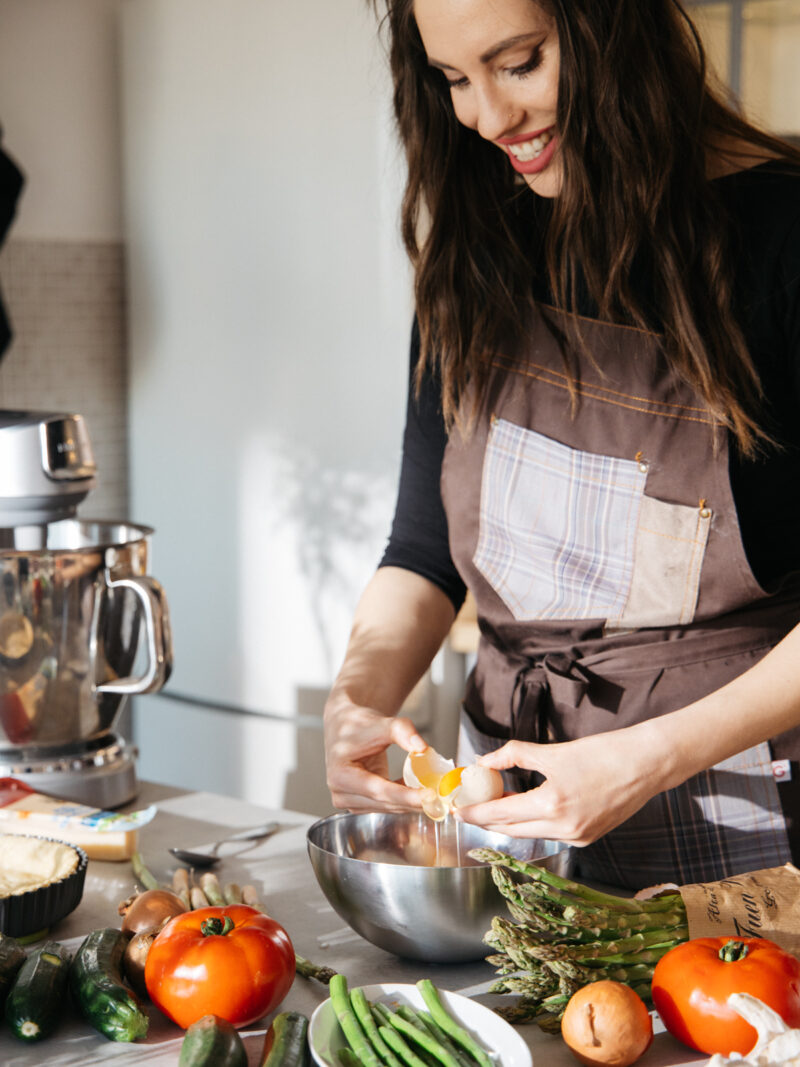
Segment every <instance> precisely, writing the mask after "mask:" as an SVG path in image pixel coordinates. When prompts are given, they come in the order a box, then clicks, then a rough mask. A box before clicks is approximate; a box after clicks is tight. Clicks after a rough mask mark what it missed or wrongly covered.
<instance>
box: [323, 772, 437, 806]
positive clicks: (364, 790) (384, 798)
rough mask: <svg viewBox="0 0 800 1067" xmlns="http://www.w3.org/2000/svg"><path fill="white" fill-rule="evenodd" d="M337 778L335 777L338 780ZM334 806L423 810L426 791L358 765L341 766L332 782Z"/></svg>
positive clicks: (330, 783) (329, 786) (330, 785)
mask: <svg viewBox="0 0 800 1067" xmlns="http://www.w3.org/2000/svg"><path fill="white" fill-rule="evenodd" d="M334 778H335V780H334ZM328 788H329V789H330V791H331V797H332V799H333V803H334V807H337V808H346V809H348V810H349V811H376V810H380V811H419V810H421V808H422V795H421V793H422V791H421V790H419V789H409V788H408V786H406V785H403V784H402V782H393V781H391V780H390V779H388V778H383V777H381V776H380V775H377V774H374V773H371V772H370V771H367V770H364V769H363V768H361V767H358V766H356V765H352V764H351V765H349V766H346V767H340V768H339V769H338V772H337V773H336V774H335V776H334V775H332V776H331V779H330V780H329V782H328Z"/></svg>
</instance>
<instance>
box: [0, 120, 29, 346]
mask: <svg viewBox="0 0 800 1067" xmlns="http://www.w3.org/2000/svg"><path fill="white" fill-rule="evenodd" d="M1 132H2V131H0V133H1ZM24 184H25V178H24V176H23V174H22V171H21V170H20V169H19V167H18V166H17V165H16V163H15V162H14V161H13V159H11V157H10V156H9V155H7V154H6V153H5V152H4V151H3V148H2V146H0V247H2V245H3V242H4V241H5V239H6V234H7V233H8V231H9V229H10V227H11V223H12V222H13V220H14V215H15V214H16V211H17V201H18V200H19V196H20V193H21V192H22V187H23V185H24ZM11 337H12V334H11V324H10V323H9V321H8V315H7V314H6V310H5V307H4V306H3V297H2V293H0V358H2V356H3V353H4V352H5V351H6V349H7V348H8V346H9V344H10V343H11Z"/></svg>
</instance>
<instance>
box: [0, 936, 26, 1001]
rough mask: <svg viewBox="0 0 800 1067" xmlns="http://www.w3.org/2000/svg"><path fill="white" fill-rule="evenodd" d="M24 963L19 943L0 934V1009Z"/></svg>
mask: <svg viewBox="0 0 800 1067" xmlns="http://www.w3.org/2000/svg"><path fill="white" fill-rule="evenodd" d="M24 962H25V949H24V948H23V947H22V945H21V944H20V943H19V941H17V940H16V939H15V938H13V937H9V936H8V934H0V1007H2V1004H3V1001H4V1000H5V999H6V996H7V995H8V991H9V989H10V988H11V986H12V985H13V984H14V979H15V978H16V977H17V972H18V971H19V969H20V967H21V966H22V964H23V963H24Z"/></svg>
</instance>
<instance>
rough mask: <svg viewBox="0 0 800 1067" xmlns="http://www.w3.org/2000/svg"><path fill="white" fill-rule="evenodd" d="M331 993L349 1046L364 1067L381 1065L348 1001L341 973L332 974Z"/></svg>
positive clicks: (332, 1001)
mask: <svg viewBox="0 0 800 1067" xmlns="http://www.w3.org/2000/svg"><path fill="white" fill-rule="evenodd" d="M328 988H329V989H330V993H331V1005H332V1006H333V1010H334V1012H335V1013H336V1018H337V1019H338V1020H339V1026H341V1028H342V1033H343V1034H344V1036H345V1038H346V1039H347V1043H348V1045H349V1046H350V1048H351V1049H352V1050H353V1052H355V1054H356V1055H357V1056H358V1058H359V1059H360V1060H361V1062H362V1064H364V1067H381V1061H380V1059H379V1058H378V1054H377V1053H376V1052H375V1051H374V1049H373V1048H372V1045H370V1043H369V1041H368V1040H367V1037H366V1034H365V1033H364V1031H363V1030H362V1028H361V1023H360V1022H359V1021H358V1019H357V1018H356V1014H355V1012H354V1011H353V1007H352V1004H351V1003H350V994H349V992H348V989H347V979H346V978H345V976H344V975H343V974H334V975H333V976H332V977H331V980H330V982H329V984H328Z"/></svg>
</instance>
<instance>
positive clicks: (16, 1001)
mask: <svg viewBox="0 0 800 1067" xmlns="http://www.w3.org/2000/svg"><path fill="white" fill-rule="evenodd" d="M69 964H70V954H69V952H67V950H66V949H65V948H64V946H63V945H59V944H58V943H57V942H56V941H47V942H46V943H45V944H44V945H42V946H41V947H40V948H37V949H34V950H33V952H31V953H30V955H29V956H28V958H27V959H26V960H25V962H24V963H23V964H22V966H21V967H20V969H19V971H18V972H17V977H16V979H15V980H14V984H13V985H12V987H11V992H10V993H9V994H8V997H7V999H6V1021H7V1022H8V1025H9V1027H10V1028H11V1032H12V1034H14V1035H15V1036H16V1037H19V1038H21V1039H22V1040H23V1041H40V1040H41V1039H42V1038H43V1037H48V1036H49V1035H50V1034H52V1032H53V1031H54V1030H55V1028H56V1025H57V1023H58V1019H59V1016H60V1015H61V1008H62V1006H63V1004H64V997H65V994H66V992H67V976H68V974H69Z"/></svg>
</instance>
